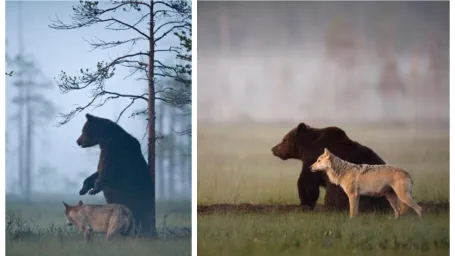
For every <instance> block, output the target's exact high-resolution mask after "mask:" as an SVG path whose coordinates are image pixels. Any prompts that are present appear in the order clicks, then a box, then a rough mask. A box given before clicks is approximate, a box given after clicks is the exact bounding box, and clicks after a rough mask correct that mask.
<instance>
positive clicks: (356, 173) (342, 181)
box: [310, 149, 422, 218]
mask: <svg viewBox="0 0 455 256" xmlns="http://www.w3.org/2000/svg"><path fill="white" fill-rule="evenodd" d="M310 169H311V171H312V172H316V171H324V172H326V174H327V176H328V177H329V180H330V182H332V183H334V184H336V185H340V186H341V187H342V188H343V190H344V192H345V193H346V194H347V196H348V198H349V205H350V217H351V218H352V217H354V216H355V215H357V213H358V204H359V196H360V195H369V196H384V195H385V196H386V198H387V200H388V201H389V203H390V205H391V206H392V208H393V210H394V212H395V218H398V217H399V216H400V214H401V209H400V205H399V203H400V201H401V202H402V203H404V204H406V205H408V206H409V207H411V208H413V209H414V210H415V211H416V212H417V214H418V215H419V217H422V208H421V207H420V206H419V205H418V204H417V203H416V202H415V201H414V199H413V198H412V195H411V194H412V187H413V181H412V178H411V176H410V175H409V173H408V172H406V171H405V170H403V169H401V168H398V167H395V166H391V165H368V164H353V163H350V162H347V161H344V160H342V159H340V158H339V157H337V156H335V155H334V154H332V153H330V151H329V150H328V149H324V153H323V154H322V155H320V156H319V158H318V160H317V161H316V162H315V163H314V164H313V165H311V167H310Z"/></svg>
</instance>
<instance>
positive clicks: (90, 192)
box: [88, 188, 101, 195]
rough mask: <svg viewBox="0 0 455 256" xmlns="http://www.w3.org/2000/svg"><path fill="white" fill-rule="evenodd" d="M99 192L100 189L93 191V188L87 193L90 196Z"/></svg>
mask: <svg viewBox="0 0 455 256" xmlns="http://www.w3.org/2000/svg"><path fill="white" fill-rule="evenodd" d="M99 192H101V189H95V188H94V189H91V190H90V191H89V192H88V193H89V194H90V195H96V194H98V193H99Z"/></svg>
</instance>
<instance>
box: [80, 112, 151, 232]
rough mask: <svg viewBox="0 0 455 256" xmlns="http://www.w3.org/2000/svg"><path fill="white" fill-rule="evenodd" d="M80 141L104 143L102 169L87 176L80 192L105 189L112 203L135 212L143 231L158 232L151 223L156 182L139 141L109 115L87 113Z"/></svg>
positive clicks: (82, 193) (85, 146) (91, 143)
mask: <svg viewBox="0 0 455 256" xmlns="http://www.w3.org/2000/svg"><path fill="white" fill-rule="evenodd" d="M86 118H87V122H86V123H85V124H84V127H83V129H82V135H81V136H80V137H79V138H78V139H77V144H78V145H79V146H80V147H82V148H87V147H93V146H96V145H99V146H100V149H101V154H100V159H99V163H98V170H97V172H95V173H94V174H92V175H90V176H89V177H88V178H87V179H85V180H84V183H83V187H82V189H81V190H80V191H79V194H80V195H85V194H86V193H87V192H88V191H89V194H91V195H95V194H97V193H99V192H100V191H103V193H104V197H105V199H106V202H107V203H108V204H121V205H125V206H126V207H128V208H129V209H130V210H131V212H132V213H133V215H134V218H135V220H136V223H137V224H138V226H139V227H140V230H141V231H142V232H141V233H142V234H145V235H152V236H153V235H155V230H154V229H153V227H152V225H151V218H153V215H154V209H153V206H152V204H151V203H152V199H153V198H152V196H153V195H154V193H153V186H152V184H153V183H152V177H151V175H150V173H149V170H148V164H147V162H146V161H145V158H144V156H143V155H142V152H141V146H140V144H139V141H138V140H137V139H136V138H134V137H133V136H132V135H130V134H129V133H127V132H126V131H125V130H123V129H122V127H120V126H119V125H118V124H116V123H114V122H112V121H111V120H109V119H105V118H100V117H96V116H93V115H90V114H87V115H86Z"/></svg>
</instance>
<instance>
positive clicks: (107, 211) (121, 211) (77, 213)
mask: <svg viewBox="0 0 455 256" xmlns="http://www.w3.org/2000/svg"><path fill="white" fill-rule="evenodd" d="M63 205H64V206H65V215H66V220H67V224H68V225H70V226H72V225H75V226H77V227H78V228H79V229H80V230H81V231H82V232H84V237H85V240H87V241H91V240H92V238H93V231H95V232H100V233H106V240H111V239H112V237H113V236H115V235H117V234H120V235H122V236H128V235H133V234H134V231H135V222H134V218H133V214H132V213H131V211H130V210H129V209H128V208H127V207H126V206H123V205H118V204H106V205H93V204H86V205H84V204H83V203H82V201H79V203H78V205H76V206H70V205H68V204H67V203H65V202H63Z"/></svg>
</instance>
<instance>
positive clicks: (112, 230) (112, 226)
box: [106, 214, 120, 241]
mask: <svg viewBox="0 0 455 256" xmlns="http://www.w3.org/2000/svg"><path fill="white" fill-rule="evenodd" d="M119 221H120V216H118V215H117V214H114V215H113V216H111V220H110V221H109V224H108V227H107V232H106V240H107V241H111V240H112V238H113V237H114V236H115V235H117V233H119V228H120V225H119V223H118V222H119Z"/></svg>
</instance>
